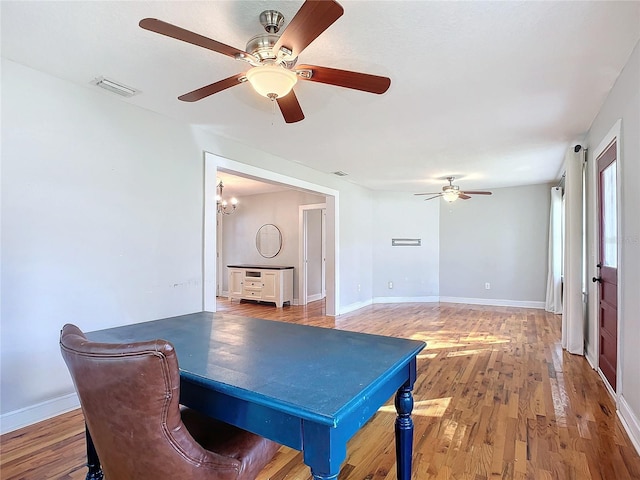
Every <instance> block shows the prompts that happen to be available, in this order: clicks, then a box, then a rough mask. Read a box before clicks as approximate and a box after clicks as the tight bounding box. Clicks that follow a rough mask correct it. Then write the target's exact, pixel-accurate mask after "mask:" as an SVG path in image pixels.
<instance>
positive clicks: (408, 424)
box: [395, 385, 413, 480]
mask: <svg viewBox="0 0 640 480" xmlns="http://www.w3.org/2000/svg"><path fill="white" fill-rule="evenodd" d="M395 404H396V412H398V417H397V418H396V464H397V467H398V480H410V479H411V458H412V456H413V420H412V419H411V411H412V410H413V395H412V394H411V386H408V385H403V386H402V387H400V389H399V390H398V393H396V401H395Z"/></svg>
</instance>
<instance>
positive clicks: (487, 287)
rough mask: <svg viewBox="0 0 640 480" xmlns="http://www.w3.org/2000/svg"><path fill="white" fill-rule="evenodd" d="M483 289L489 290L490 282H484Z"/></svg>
mask: <svg viewBox="0 0 640 480" xmlns="http://www.w3.org/2000/svg"><path fill="white" fill-rule="evenodd" d="M484 289H485V290H491V284H490V283H489V282H487V283H485V284H484Z"/></svg>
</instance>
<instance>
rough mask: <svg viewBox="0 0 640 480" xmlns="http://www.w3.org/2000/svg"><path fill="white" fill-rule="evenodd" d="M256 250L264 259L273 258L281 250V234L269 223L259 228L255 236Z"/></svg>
mask: <svg viewBox="0 0 640 480" xmlns="http://www.w3.org/2000/svg"><path fill="white" fill-rule="evenodd" d="M256 248H257V249H258V252H260V255H262V256H263V257H264V258H273V257H275V256H276V255H278V253H280V249H281V248H282V234H281V233H280V230H279V229H278V227H276V226H275V225H273V224H271V223H267V224H266V225H263V226H261V227H260V228H259V229H258V233H257V234H256Z"/></svg>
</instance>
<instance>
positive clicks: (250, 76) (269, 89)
mask: <svg viewBox="0 0 640 480" xmlns="http://www.w3.org/2000/svg"><path fill="white" fill-rule="evenodd" d="M246 76H247V80H249V83H250V84H251V86H252V87H253V89H254V90H255V91H256V92H258V93H259V94H260V95H262V96H263V97H267V98H269V99H271V100H275V99H276V98H282V97H284V96H286V95H287V94H288V93H289V92H290V91H291V89H292V88H293V87H294V85H295V84H296V82H297V81H298V76H297V75H296V74H295V72H292V71H291V70H287V69H286V68H284V67H280V66H278V65H260V66H258V67H253V68H251V69H249V71H248V72H247V74H246Z"/></svg>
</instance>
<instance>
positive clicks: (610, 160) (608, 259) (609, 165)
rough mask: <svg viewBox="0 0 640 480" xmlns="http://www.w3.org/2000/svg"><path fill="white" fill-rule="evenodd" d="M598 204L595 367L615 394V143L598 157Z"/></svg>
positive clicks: (616, 334) (616, 253) (616, 339)
mask: <svg viewBox="0 0 640 480" xmlns="http://www.w3.org/2000/svg"><path fill="white" fill-rule="evenodd" d="M597 162H598V204H599V210H600V225H599V237H600V238H599V241H600V254H599V259H598V265H597V266H598V270H599V273H598V277H594V278H593V281H594V282H598V284H599V288H598V291H599V295H598V298H599V306H598V332H599V352H598V354H599V359H598V366H599V368H600V371H601V372H602V374H603V375H604V376H605V378H606V379H607V381H608V382H609V385H611V388H613V390H614V391H615V390H616V371H617V364H618V225H617V194H616V190H617V188H616V168H617V162H616V141H615V140H614V141H613V142H612V143H611V144H610V145H609V146H608V147H607V148H606V149H605V151H604V152H603V153H602V154H601V155H600V156H599V157H598V159H597Z"/></svg>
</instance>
